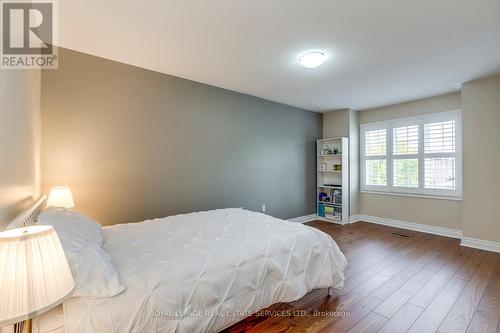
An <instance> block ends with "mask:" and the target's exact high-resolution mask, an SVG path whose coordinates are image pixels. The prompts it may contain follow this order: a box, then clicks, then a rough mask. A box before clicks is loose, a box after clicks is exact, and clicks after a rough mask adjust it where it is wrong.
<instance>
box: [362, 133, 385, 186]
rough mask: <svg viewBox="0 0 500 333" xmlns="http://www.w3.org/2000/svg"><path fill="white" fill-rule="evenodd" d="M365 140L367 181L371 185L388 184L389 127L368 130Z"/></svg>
mask: <svg viewBox="0 0 500 333" xmlns="http://www.w3.org/2000/svg"><path fill="white" fill-rule="evenodd" d="M364 142H365V145H364V152H365V156H366V158H367V160H366V161H365V167H364V170H366V173H365V183H366V184H367V185H369V186H387V129H385V128H381V129H380V128H379V129H374V130H370V131H366V132H365V136H364Z"/></svg>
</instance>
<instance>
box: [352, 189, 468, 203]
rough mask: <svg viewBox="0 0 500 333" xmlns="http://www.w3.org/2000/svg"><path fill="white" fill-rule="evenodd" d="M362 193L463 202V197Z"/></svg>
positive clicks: (379, 192) (364, 191)
mask: <svg viewBox="0 0 500 333" xmlns="http://www.w3.org/2000/svg"><path fill="white" fill-rule="evenodd" d="M360 192H361V193H364V194H382V195H392V196H397V197H410V198H424V199H438V200H452V201H462V200H463V198H462V197H447V196H438V195H428V194H413V193H397V192H381V191H367V190H361V191H360Z"/></svg>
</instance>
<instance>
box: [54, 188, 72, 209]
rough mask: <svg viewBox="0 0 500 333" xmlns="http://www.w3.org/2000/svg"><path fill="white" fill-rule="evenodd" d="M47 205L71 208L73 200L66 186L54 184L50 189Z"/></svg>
mask: <svg viewBox="0 0 500 333" xmlns="http://www.w3.org/2000/svg"><path fill="white" fill-rule="evenodd" d="M47 206H49V207H50V206H53V207H63V208H73V207H75V202H74V201H73V195H72V194H71V190H70V188H69V187H68V186H56V187H53V188H52V189H51V190H50V194H49V199H48V200H47Z"/></svg>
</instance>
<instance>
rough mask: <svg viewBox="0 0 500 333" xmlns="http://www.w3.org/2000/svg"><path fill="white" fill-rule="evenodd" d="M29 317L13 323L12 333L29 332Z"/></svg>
mask: <svg viewBox="0 0 500 333" xmlns="http://www.w3.org/2000/svg"><path fill="white" fill-rule="evenodd" d="M31 324H32V322H31V319H27V320H25V321H23V322H20V323H17V324H14V333H31Z"/></svg>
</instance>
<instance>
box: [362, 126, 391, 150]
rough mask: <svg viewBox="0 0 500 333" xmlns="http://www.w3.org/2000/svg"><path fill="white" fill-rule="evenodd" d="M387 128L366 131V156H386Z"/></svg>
mask: <svg viewBox="0 0 500 333" xmlns="http://www.w3.org/2000/svg"><path fill="white" fill-rule="evenodd" d="M386 132H387V131H386V129H385V128H384V129H379V130H374V131H367V132H366V141H365V142H366V146H365V151H366V156H385V154H386V152H387V147H386V141H387V138H386Z"/></svg>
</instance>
